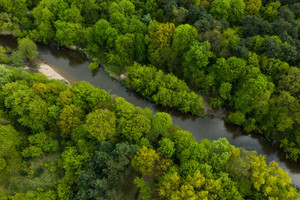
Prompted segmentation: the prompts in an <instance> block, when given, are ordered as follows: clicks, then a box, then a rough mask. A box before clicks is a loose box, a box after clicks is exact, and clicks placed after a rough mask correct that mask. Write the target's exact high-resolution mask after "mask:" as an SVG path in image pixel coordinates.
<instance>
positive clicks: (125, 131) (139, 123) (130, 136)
mask: <svg viewBox="0 0 300 200" xmlns="http://www.w3.org/2000/svg"><path fill="white" fill-rule="evenodd" d="M117 124H118V125H117V132H118V134H120V135H121V137H123V138H124V140H126V141H129V142H131V143H134V142H135V143H138V142H139V141H140V139H141V138H142V137H145V136H146V135H148V134H149V132H150V129H151V124H150V120H149V119H148V118H147V117H146V116H144V115H136V116H134V117H132V118H129V119H127V118H123V117H121V118H120V119H118V123H117Z"/></svg>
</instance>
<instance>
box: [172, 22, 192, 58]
mask: <svg viewBox="0 0 300 200" xmlns="http://www.w3.org/2000/svg"><path fill="white" fill-rule="evenodd" d="M197 35H198V33H197V30H196V28H195V27H193V26H191V25H189V24H184V25H180V26H178V27H177V28H176V29H175V33H174V39H173V42H172V48H173V49H174V50H175V51H176V52H177V53H178V54H183V53H184V52H185V51H186V50H187V48H188V47H189V45H190V44H191V42H193V41H194V40H195V39H196V38H197Z"/></svg>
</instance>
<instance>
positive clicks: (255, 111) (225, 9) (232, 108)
mask: <svg viewBox="0 0 300 200" xmlns="http://www.w3.org/2000/svg"><path fill="white" fill-rule="evenodd" d="M0 12H1V18H0V29H1V30H3V31H5V30H6V31H12V33H13V35H14V36H15V37H29V38H30V39H32V40H34V41H37V42H42V43H45V44H58V45H63V46H70V45H77V46H80V47H82V48H83V49H84V50H85V51H86V52H88V53H89V55H92V56H94V57H95V59H94V63H93V64H92V65H91V68H93V69H94V68H96V67H97V66H99V65H98V63H97V62H99V60H100V59H97V57H98V56H99V52H103V50H105V51H106V52H107V53H106V59H107V61H108V62H110V63H113V64H116V65H118V66H120V68H121V69H124V66H131V65H133V63H134V62H135V61H136V62H139V63H140V64H142V65H144V64H151V65H152V66H155V67H156V68H157V69H160V70H162V71H163V72H166V73H173V74H174V75H176V76H177V77H178V78H180V79H183V80H184V81H186V83H187V84H188V85H190V86H191V87H193V88H194V89H196V90H197V91H199V92H201V93H203V94H207V95H209V96H210V105H211V106H212V107H221V106H222V107H226V108H227V110H228V113H229V115H228V118H227V121H228V122H230V123H234V124H236V125H239V126H242V127H243V128H244V130H245V131H246V132H256V133H260V134H263V135H264V136H265V137H267V138H273V139H276V140H278V141H280V144H281V147H282V148H283V149H284V150H285V151H286V152H287V157H288V158H290V159H293V160H295V161H297V160H298V159H299V156H300V129H299V122H300V118H299V116H300V115H299V113H300V106H299V94H300V87H299V80H300V79H299V73H300V72H299V61H300V54H299V52H300V40H299V39H300V38H299V37H300V33H299V31H300V25H299V23H300V21H299V17H300V14H299V13H300V4H299V2H297V1H296V0H280V1H273V0H214V1H211V0H203V1H197V0H196V1H176V0H171V1H170V0H162V1H155V0H147V1H140V0H132V1H129V0H121V1H112V0H108V1H97V0H89V1H75V0H74V1H71V0H55V1H53V2H52V1H51V0H27V1H25V0H14V1H10V0H2V1H1V2H0ZM20 27H21V29H20ZM135 88H136V89H138V90H142V88H137V86H136V87H135ZM165 95H166V98H168V97H167V96H168V95H167V93H165ZM159 101H160V100H157V102H159ZM176 103H177V102H171V103H170V105H172V104H176ZM175 107H178V106H175ZM178 108H181V107H178ZM183 110H185V109H183Z"/></svg>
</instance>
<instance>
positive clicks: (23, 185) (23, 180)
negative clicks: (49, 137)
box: [0, 154, 60, 195]
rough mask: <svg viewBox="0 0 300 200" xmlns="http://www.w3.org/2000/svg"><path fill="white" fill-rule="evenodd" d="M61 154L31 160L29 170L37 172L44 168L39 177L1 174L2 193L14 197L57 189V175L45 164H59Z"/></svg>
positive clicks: (17, 173)
mask: <svg viewBox="0 0 300 200" xmlns="http://www.w3.org/2000/svg"><path fill="white" fill-rule="evenodd" d="M59 158H60V155H59V154H51V155H42V156H39V157H37V158H34V159H32V160H30V161H29V162H28V163H29V165H30V166H29V168H30V169H31V170H33V171H34V172H36V171H37V170H38V168H40V167H42V168H43V171H42V173H41V174H40V175H39V176H35V175H26V176H22V175H21V174H20V172H16V173H14V174H0V193H1V192H4V191H5V192H7V193H8V194H10V195H13V194H15V193H18V192H27V191H29V190H35V189H36V188H43V189H52V188H54V187H55V185H54V183H55V181H56V175H55V174H53V173H52V172H50V171H49V170H48V169H47V168H46V167H45V166H44V164H46V163H51V162H57V160H58V159H59Z"/></svg>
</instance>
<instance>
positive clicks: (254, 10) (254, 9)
mask: <svg viewBox="0 0 300 200" xmlns="http://www.w3.org/2000/svg"><path fill="white" fill-rule="evenodd" d="M261 6H262V2H261V0H248V1H246V12H247V15H256V14H258V12H259V10H260V8H261Z"/></svg>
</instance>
